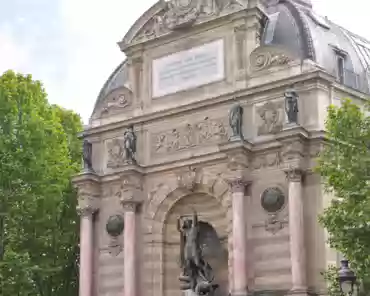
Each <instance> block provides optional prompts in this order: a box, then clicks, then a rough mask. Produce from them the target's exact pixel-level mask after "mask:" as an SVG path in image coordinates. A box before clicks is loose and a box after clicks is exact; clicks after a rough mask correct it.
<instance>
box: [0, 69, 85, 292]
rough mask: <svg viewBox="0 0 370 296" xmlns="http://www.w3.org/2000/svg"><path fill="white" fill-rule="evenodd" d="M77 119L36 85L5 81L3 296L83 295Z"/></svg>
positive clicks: (7, 77)
mask: <svg viewBox="0 0 370 296" xmlns="http://www.w3.org/2000/svg"><path fill="white" fill-rule="evenodd" d="M81 130H82V124H81V120H80V118H79V116H78V115H76V114H74V113H73V112H71V111H67V110H64V109H62V108H60V107H58V106H55V105H51V104H49V103H48V101H47V95H46V93H45V91H44V89H43V87H42V85H41V83H40V82H38V81H33V80H32V77H31V76H23V75H20V74H15V73H13V72H11V71H9V72H6V73H4V74H3V75H2V76H0V213H2V214H0V215H1V216H0V222H2V223H0V227H1V228H2V229H0V233H2V234H3V239H2V241H1V242H0V243H1V245H2V249H0V255H1V256H0V281H1V282H0V295H20V296H23V295H24V296H26V295H27V296H28V295H41V296H49V295H50V296H51V295H63V296H64V295H77V294H78V293H77V254H78V249H77V248H78V225H77V224H78V223H77V221H78V219H77V217H76V200H77V198H76V192H75V190H74V189H73V187H72V186H71V182H70V179H71V176H72V175H74V174H75V173H76V172H78V170H79V168H80V165H81V163H80V162H81V148H80V147H81V143H80V141H79V140H78V138H77V134H78V132H80V131H81Z"/></svg>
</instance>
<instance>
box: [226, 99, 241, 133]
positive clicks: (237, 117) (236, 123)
mask: <svg viewBox="0 0 370 296" xmlns="http://www.w3.org/2000/svg"><path fill="white" fill-rule="evenodd" d="M229 124H230V127H231V130H232V136H231V138H240V139H243V131H242V128H243V107H242V106H240V105H239V104H237V105H235V106H233V107H232V108H231V110H230V113H229Z"/></svg>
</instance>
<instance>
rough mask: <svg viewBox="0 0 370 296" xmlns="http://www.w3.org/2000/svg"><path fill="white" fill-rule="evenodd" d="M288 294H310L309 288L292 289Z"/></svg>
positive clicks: (307, 295) (302, 295) (296, 295)
mask: <svg viewBox="0 0 370 296" xmlns="http://www.w3.org/2000/svg"><path fill="white" fill-rule="evenodd" d="M287 295H294V296H309V295H310V294H309V293H308V291H307V289H292V290H290V291H289V292H288V293H287Z"/></svg>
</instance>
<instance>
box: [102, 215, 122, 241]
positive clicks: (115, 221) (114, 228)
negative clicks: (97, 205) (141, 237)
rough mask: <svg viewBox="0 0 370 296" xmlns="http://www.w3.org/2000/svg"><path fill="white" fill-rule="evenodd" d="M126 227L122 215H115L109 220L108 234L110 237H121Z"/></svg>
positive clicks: (107, 225)
mask: <svg viewBox="0 0 370 296" xmlns="http://www.w3.org/2000/svg"><path fill="white" fill-rule="evenodd" d="M123 227H124V220H123V217H122V216H121V215H113V216H110V217H109V218H108V221H107V224H106V226H105V228H106V230H107V232H108V234H109V235H110V236H113V237H116V236H119V235H120V234H121V233H122V231H123Z"/></svg>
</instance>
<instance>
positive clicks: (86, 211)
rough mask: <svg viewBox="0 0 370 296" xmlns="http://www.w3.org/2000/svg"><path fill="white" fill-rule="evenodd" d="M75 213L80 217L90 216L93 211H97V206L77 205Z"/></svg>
mask: <svg viewBox="0 0 370 296" xmlns="http://www.w3.org/2000/svg"><path fill="white" fill-rule="evenodd" d="M76 209H77V213H78V214H79V215H80V216H81V217H91V216H92V215H93V214H94V213H95V212H97V210H98V209H97V208H95V207H93V206H79V205H78V206H77V208H76Z"/></svg>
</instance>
